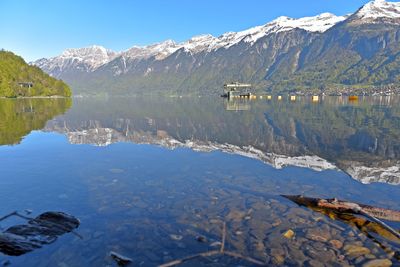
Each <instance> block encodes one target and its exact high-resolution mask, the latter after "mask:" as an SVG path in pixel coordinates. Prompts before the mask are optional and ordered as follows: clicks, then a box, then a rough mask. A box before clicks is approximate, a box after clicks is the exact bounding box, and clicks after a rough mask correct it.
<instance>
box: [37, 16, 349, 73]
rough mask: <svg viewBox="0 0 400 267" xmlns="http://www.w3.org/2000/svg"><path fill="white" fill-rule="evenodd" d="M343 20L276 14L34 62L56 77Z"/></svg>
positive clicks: (316, 29) (318, 29)
mask: <svg viewBox="0 0 400 267" xmlns="http://www.w3.org/2000/svg"><path fill="white" fill-rule="evenodd" d="M344 19H345V16H335V15H333V14H330V13H323V14H321V15H318V16H315V17H305V18H300V19H293V18H289V17H279V18H277V19H276V20H274V21H272V22H270V23H267V24H265V25H262V26H257V27H253V28H250V29H248V30H244V31H240V32H228V33H224V34H222V35H221V36H219V37H214V36H212V35H210V34H204V35H198V36H194V37H192V38H191V39H189V40H187V41H185V42H182V43H176V42H174V41H173V40H166V41H164V42H161V43H156V44H152V45H148V46H133V47H132V48H129V49H128V50H126V51H122V52H114V51H112V50H108V49H106V48H104V47H102V46H98V45H93V46H90V47H85V48H77V49H67V50H65V51H64V52H63V53H62V54H61V55H60V56H57V57H53V58H50V59H39V60H37V61H35V62H34V64H35V65H37V66H38V67H40V68H42V69H43V70H45V71H47V72H49V73H51V74H52V75H54V76H58V74H59V73H62V72H63V71H64V70H66V69H70V68H76V69H77V70H80V71H86V72H91V71H95V70H96V69H97V68H98V67H100V66H101V65H104V64H106V63H108V62H110V61H111V60H113V59H115V58H116V57H118V56H120V57H124V58H129V59H148V58H151V57H154V58H155V59H156V60H162V59H165V58H166V57H168V56H169V55H171V54H173V53H175V52H176V51H177V50H179V49H184V51H186V52H190V53H192V54H193V53H200V52H203V51H206V52H211V51H215V50H217V49H220V48H226V49H227V48H229V47H231V46H233V45H236V44H238V43H239V42H241V41H244V42H246V43H249V44H254V43H255V42H256V41H257V40H258V39H260V38H262V37H265V36H267V35H270V34H274V33H279V32H284V31H290V30H293V29H303V30H305V31H309V32H320V33H322V32H324V31H326V30H328V29H329V28H331V27H332V26H334V25H335V24H336V23H338V22H340V21H343V20H344Z"/></svg>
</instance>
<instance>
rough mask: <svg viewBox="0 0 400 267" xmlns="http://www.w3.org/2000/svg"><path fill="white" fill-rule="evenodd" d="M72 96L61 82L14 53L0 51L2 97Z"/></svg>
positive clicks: (0, 88) (0, 92)
mask: <svg viewBox="0 0 400 267" xmlns="http://www.w3.org/2000/svg"><path fill="white" fill-rule="evenodd" d="M32 96H64V97H69V96H71V90H70V88H69V87H68V85H67V84H65V83H64V82H63V81H61V80H57V79H54V78H52V77H50V76H49V75H48V74H46V73H44V72H43V71H42V70H41V69H40V68H38V67H36V66H31V65H28V64H27V63H26V62H25V61H24V60H23V59H22V58H21V57H19V56H17V55H15V54H13V53H12V52H8V51H4V50H1V51H0V97H32Z"/></svg>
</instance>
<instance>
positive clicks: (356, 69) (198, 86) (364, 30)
mask: <svg viewBox="0 0 400 267" xmlns="http://www.w3.org/2000/svg"><path fill="white" fill-rule="evenodd" d="M33 64H34V65H37V66H39V67H40V68H41V69H42V70H44V71H45V72H47V73H49V74H50V75H52V76H54V77H57V78H60V79H63V80H64V81H66V82H67V83H68V84H69V85H71V87H72V88H73V90H74V92H75V93H85V94H98V93H109V94H116V95H133V94H141V93H168V94H213V93H220V90H221V87H222V85H223V84H224V83H225V82H229V81H241V82H249V83H252V84H253V85H254V88H255V89H256V90H261V91H272V92H282V91H286V92H287V91H292V92H294V91H297V92H298V91H301V92H303V91H304V92H311V91H312V92H322V91H324V92H332V91H335V90H338V89H340V90H342V89H343V88H346V89H347V88H348V89H349V90H360V89H364V88H393V87H397V86H398V84H399V83H400V3H399V2H386V1H384V0H376V1H372V2H369V3H367V4H366V5H364V6H362V7H361V8H360V9H358V10H357V11H356V12H355V13H353V14H349V15H346V16H335V15H333V14H330V13H323V14H320V15H318V16H315V17H305V18H299V19H293V18H289V17H279V18H277V19H275V20H273V21H272V22H269V23H267V24H265V25H262V26H257V27H254V28H251V29H248V30H244V31H240V32H227V33H224V34H222V35H221V36H219V37H214V36H212V35H209V34H205V35H199V36H195V37H193V38H191V39H189V40H187V41H185V42H182V43H176V42H174V41H172V40H167V41H164V42H161V43H156V44H152V45H148V46H133V47H132V48H129V49H127V50H125V51H121V52H116V51H112V50H109V49H106V48H104V47H101V46H97V45H95V46H91V47H86V48H78V49H67V50H66V51H64V52H63V53H62V54H61V55H59V56H56V57H53V58H48V59H46V58H43V59H39V60H37V61H35V62H33Z"/></svg>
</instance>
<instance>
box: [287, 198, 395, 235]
mask: <svg viewBox="0 0 400 267" xmlns="http://www.w3.org/2000/svg"><path fill="white" fill-rule="evenodd" d="M282 196H283V197H285V198H287V199H289V200H291V201H293V202H295V203H296V204H298V205H301V206H305V207H307V208H310V209H313V210H315V211H318V212H321V213H324V214H326V215H328V216H329V217H330V218H331V219H339V220H342V221H344V222H346V223H349V224H351V225H353V226H356V227H357V228H358V229H360V230H361V231H363V232H365V233H367V234H369V233H371V232H373V233H376V234H378V235H380V236H382V237H384V238H386V239H389V240H391V241H394V242H396V243H399V242H400V232H399V231H396V230H395V229H393V228H392V227H390V226H389V225H387V224H386V223H384V222H383V221H381V220H379V219H383V220H388V221H395V222H400V212H399V211H396V210H389V209H384V208H377V207H373V206H369V205H364V204H359V203H354V202H348V201H342V200H338V199H336V198H334V199H322V198H311V197H304V196H301V195H282ZM354 215H361V216H363V217H365V218H367V220H365V219H363V220H360V218H358V217H355V216H354ZM360 222H363V223H360Z"/></svg>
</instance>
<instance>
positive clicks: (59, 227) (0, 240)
mask: <svg viewBox="0 0 400 267" xmlns="http://www.w3.org/2000/svg"><path fill="white" fill-rule="evenodd" d="M79 225H80V221H79V220H78V219H77V218H75V217H73V216H71V215H68V214H66V213H62V212H45V213H43V214H41V215H39V216H37V217H36V218H34V219H31V220H29V221H28V222H27V224H21V225H15V226H11V227H10V228H8V229H7V230H5V231H3V232H1V233H0V252H2V253H4V254H6V255H10V256H20V255H23V254H25V253H28V252H31V251H33V250H35V249H38V248H41V247H42V246H43V245H46V244H50V243H53V242H54V241H56V240H57V238H58V236H61V235H63V234H65V233H69V232H71V231H73V230H74V229H76V228H78V226H79Z"/></svg>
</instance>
